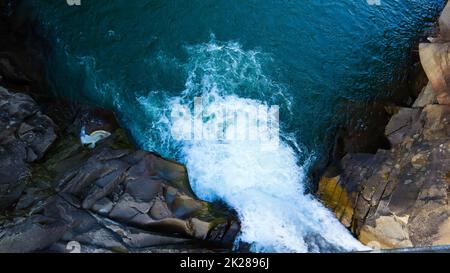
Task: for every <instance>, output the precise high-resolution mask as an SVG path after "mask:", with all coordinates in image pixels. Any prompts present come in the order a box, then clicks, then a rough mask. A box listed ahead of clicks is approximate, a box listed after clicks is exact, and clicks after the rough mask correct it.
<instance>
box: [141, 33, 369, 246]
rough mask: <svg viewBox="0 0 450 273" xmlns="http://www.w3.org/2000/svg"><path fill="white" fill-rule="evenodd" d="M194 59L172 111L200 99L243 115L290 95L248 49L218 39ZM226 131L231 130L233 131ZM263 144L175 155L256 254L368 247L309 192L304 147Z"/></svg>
mask: <svg viewBox="0 0 450 273" xmlns="http://www.w3.org/2000/svg"><path fill="white" fill-rule="evenodd" d="M188 53H189V55H190V60H189V63H188V64H187V66H186V67H187V69H188V72H189V77H188V79H187V82H186V89H185V90H184V92H183V94H182V96H180V97H175V98H172V99H169V100H168V101H167V107H166V108H167V109H171V108H172V107H173V105H174V104H175V103H176V104H180V103H181V104H183V103H184V104H185V105H186V106H192V100H193V98H194V97H197V96H202V98H203V99H204V101H206V107H208V108H209V109H212V111H213V112H214V111H217V112H220V111H222V110H223V109H222V108H226V107H231V108H232V107H235V108H236V109H237V110H238V111H239V107H236V105H237V106H239V105H241V106H248V105H253V106H255V107H259V106H267V105H269V104H270V103H274V102H277V100H276V98H281V99H286V98H288V97H289V96H288V95H286V94H284V93H283V89H282V88H280V86H279V85H276V84H274V83H273V82H272V81H270V79H268V78H267V77H265V76H264V74H263V73H262V69H261V65H260V62H259V60H258V58H257V56H258V54H259V53H257V52H256V51H244V50H242V48H241V47H240V46H239V44H237V43H217V42H214V41H212V42H210V43H207V44H203V45H198V46H194V47H190V48H188ZM243 86H244V90H242V89H243ZM252 91H253V92H254V93H251V92H252ZM251 96H253V98H251ZM255 97H257V99H256V98H255ZM274 98H275V99H274ZM139 102H140V104H141V105H143V106H146V107H149V106H148V105H146V104H147V103H148V101H147V102H146V100H145V98H142V97H141V98H139ZM147 109H149V108H147ZM284 110H285V111H289V109H286V108H284ZM150 112H151V113H153V114H154V112H155V111H153V110H152V111H150ZM153 118H155V117H153ZM155 120H158V118H156V119H155ZM159 120H161V118H159ZM205 122H207V121H205ZM261 122H265V120H262V121H261ZM224 129H225V130H231V126H228V125H227V127H225V128H224ZM238 130H245V128H238ZM165 131H166V132H165V133H164V132H161V131H160V132H161V133H162V134H160V135H159V137H160V138H162V142H163V143H167V139H172V140H170V141H171V142H174V140H173V138H172V136H170V130H165ZM225 133H226V132H225ZM281 133H283V132H281ZM168 134H169V135H168ZM281 139H285V138H284V137H282V138H281ZM154 143H155V142H154V141H151V143H150V144H149V145H148V147H152V148H154V146H153V145H154ZM261 145H263V144H261V143H258V142H255V141H251V140H239V141H228V142H226V143H218V142H214V141H204V140H199V141H196V140H194V141H192V140H191V141H183V142H181V143H177V145H173V147H179V148H177V149H179V150H178V151H177V153H178V154H181V159H182V160H183V161H184V162H185V163H186V166H187V168H188V172H189V177H190V180H191V184H192V187H193V189H194V191H195V192H196V194H197V195H198V196H199V197H200V198H203V199H205V200H210V201H213V200H218V199H219V200H222V201H224V202H226V203H227V204H228V205H230V206H231V207H233V208H234V209H235V210H236V211H237V213H238V215H239V218H240V220H241V224H242V230H241V235H240V237H239V240H240V241H242V242H246V243H249V244H251V246H252V250H253V251H268V252H319V251H348V250H355V249H364V247H363V246H362V245H361V244H360V243H359V242H358V241H357V240H356V239H355V238H354V237H353V236H352V235H351V234H350V233H349V232H348V231H347V230H346V229H345V228H344V227H343V226H342V225H341V224H340V223H339V221H338V220H337V219H336V218H335V217H334V215H333V214H332V213H331V212H330V211H328V210H327V209H326V208H325V207H323V206H322V204H321V203H320V202H319V201H317V200H316V199H315V198H314V197H313V196H311V195H309V194H305V183H306V181H307V177H306V175H305V173H306V170H307V168H308V165H309V163H310V162H309V161H308V160H307V161H305V162H302V164H299V162H298V159H297V158H298V155H299V153H302V152H303V151H301V148H299V147H301V146H300V145H297V144H296V143H295V142H293V143H291V145H288V144H287V142H286V141H285V140H281V141H280V142H279V143H278V146H276V147H275V148H274V149H264V148H263V147H262V146H261ZM292 147H298V148H296V150H294V148H292Z"/></svg>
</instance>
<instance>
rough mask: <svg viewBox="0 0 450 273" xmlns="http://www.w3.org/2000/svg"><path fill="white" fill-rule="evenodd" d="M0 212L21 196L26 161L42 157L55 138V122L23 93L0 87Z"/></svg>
mask: <svg viewBox="0 0 450 273" xmlns="http://www.w3.org/2000/svg"><path fill="white" fill-rule="evenodd" d="M0 113H1V114H0V161H1V162H2V164H1V165H0V176H1V177H2V180H1V181H0V212H1V211H2V210H3V209H5V208H7V207H9V206H10V205H11V204H13V203H14V202H15V201H17V199H18V198H19V197H20V195H21V193H22V191H23V190H24V188H25V185H26V183H27V182H28V181H29V177H30V168H29V165H28V163H31V162H34V161H37V160H39V159H41V158H42V157H43V156H44V154H45V153H46V151H47V150H48V149H49V147H50V145H51V144H52V143H53V142H54V141H55V139H56V133H55V125H54V123H53V122H52V121H51V119H50V118H49V117H47V116H45V115H43V114H42V113H41V112H40V110H39V107H38V106H37V105H36V103H35V101H34V100H33V99H32V98H31V97H29V96H28V95H25V94H20V93H11V92H9V91H8V90H6V89H4V88H2V87H0Z"/></svg>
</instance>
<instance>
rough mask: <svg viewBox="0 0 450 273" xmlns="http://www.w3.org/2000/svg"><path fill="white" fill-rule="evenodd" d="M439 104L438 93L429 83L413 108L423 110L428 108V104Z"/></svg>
mask: <svg viewBox="0 0 450 273" xmlns="http://www.w3.org/2000/svg"><path fill="white" fill-rule="evenodd" d="M435 103H437V100H436V93H435V92H434V91H433V87H432V86H431V83H428V84H427V85H426V86H425V87H424V88H423V89H422V92H420V94H419V97H418V98H417V99H416V101H415V102H414V104H413V106H412V107H413V108H423V107H425V106H427V105H428V104H435Z"/></svg>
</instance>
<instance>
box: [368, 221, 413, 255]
mask: <svg viewBox="0 0 450 273" xmlns="http://www.w3.org/2000/svg"><path fill="white" fill-rule="evenodd" d="M407 219H408V216H406V217H404V219H402V218H399V217H396V216H395V215H393V216H380V217H379V218H377V219H376V220H375V226H374V227H372V226H369V225H364V226H363V227H362V228H361V231H360V235H359V240H360V241H361V242H362V243H363V244H366V245H367V246H370V247H372V248H374V249H386V248H394V247H395V248H404V247H412V246H413V244H412V242H411V240H410V239H409V231H408V229H407Z"/></svg>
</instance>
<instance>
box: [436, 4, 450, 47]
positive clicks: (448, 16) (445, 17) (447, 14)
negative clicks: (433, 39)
mask: <svg viewBox="0 0 450 273" xmlns="http://www.w3.org/2000/svg"><path fill="white" fill-rule="evenodd" d="M439 32H440V35H439V38H440V40H442V41H450V3H447V5H446V6H445V8H444V10H443V11H442V13H441V16H440V17H439Z"/></svg>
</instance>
